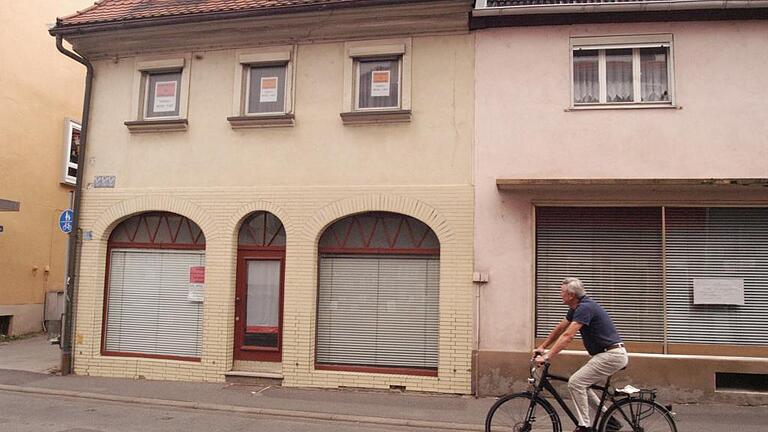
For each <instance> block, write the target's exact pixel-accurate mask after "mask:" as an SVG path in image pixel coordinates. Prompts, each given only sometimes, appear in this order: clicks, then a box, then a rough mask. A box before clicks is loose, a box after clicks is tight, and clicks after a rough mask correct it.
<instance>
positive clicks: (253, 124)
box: [227, 114, 294, 129]
mask: <svg viewBox="0 0 768 432" xmlns="http://www.w3.org/2000/svg"><path fill="white" fill-rule="evenodd" d="M293 119H294V115H293V114H270V115H258V116H235V117H227V121H228V122H229V125H230V126H231V127H232V129H249V128H266V127H291V126H293Z"/></svg>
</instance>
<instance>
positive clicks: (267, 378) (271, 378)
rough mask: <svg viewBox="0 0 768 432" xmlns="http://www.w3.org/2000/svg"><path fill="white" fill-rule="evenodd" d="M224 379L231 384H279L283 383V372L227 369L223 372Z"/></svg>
mask: <svg viewBox="0 0 768 432" xmlns="http://www.w3.org/2000/svg"><path fill="white" fill-rule="evenodd" d="M224 381H225V382H228V383H233V384H247V385H258V386H264V385H267V386H279V385H282V384H283V374H280V373H273V372H249V371H229V372H225V373H224Z"/></svg>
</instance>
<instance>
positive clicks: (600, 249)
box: [536, 207, 664, 342]
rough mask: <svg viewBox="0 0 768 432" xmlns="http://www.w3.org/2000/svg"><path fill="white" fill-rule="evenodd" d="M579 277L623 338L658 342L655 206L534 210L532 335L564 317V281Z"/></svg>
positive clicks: (660, 289) (658, 218)
mask: <svg viewBox="0 0 768 432" xmlns="http://www.w3.org/2000/svg"><path fill="white" fill-rule="evenodd" d="M569 276H570V277H578V278H579V279H581V280H582V281H583V282H584V285H585V288H586V289H587V292H588V295H589V296H590V297H592V298H593V299H594V300H595V301H597V302H598V303H600V304H601V305H602V306H603V307H604V308H605V309H606V311H608V313H609V314H610V315H611V318H612V319H613V321H614V323H615V324H616V327H617V329H618V330H619V333H620V334H621V336H622V337H623V338H624V340H625V341H636V342H662V341H663V338H664V316H663V278H662V235H661V209H660V208H650V207H537V208H536V337H546V336H547V334H548V333H549V331H550V330H552V328H554V327H555V326H556V325H557V324H558V323H559V322H560V321H561V320H562V319H563V318H564V317H565V314H566V312H567V310H568V309H567V306H565V305H563V304H562V301H561V300H560V283H561V282H562V280H563V278H564V277H569Z"/></svg>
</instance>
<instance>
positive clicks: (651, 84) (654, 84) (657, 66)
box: [572, 38, 673, 106]
mask: <svg viewBox="0 0 768 432" xmlns="http://www.w3.org/2000/svg"><path fill="white" fill-rule="evenodd" d="M595 39H598V41H599V38H589V41H586V40H585V41H580V40H572V77H573V81H572V93H573V97H572V101H573V105H574V106H589V105H671V104H672V103H673V94H672V61H671V42H670V40H671V38H669V39H666V38H664V39H665V40H664V41H660V42H655V41H653V42H647V43H623V44H622V43H611V44H599V43H593V42H595ZM611 39H615V38H611Z"/></svg>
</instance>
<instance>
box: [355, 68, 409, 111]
mask: <svg viewBox="0 0 768 432" xmlns="http://www.w3.org/2000/svg"><path fill="white" fill-rule="evenodd" d="M367 60H370V61H377V60H378V61H397V105H394V106H388V107H361V106H360V62H361V61H367ZM354 67H355V71H354V74H355V79H354V82H355V84H354V85H355V89H354V92H353V93H354V97H355V109H354V110H355V111H390V110H399V109H402V108H401V106H402V104H403V102H402V101H403V90H402V85H400V84H401V83H402V80H403V56H402V55H392V56H372V57H355V59H354Z"/></svg>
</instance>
